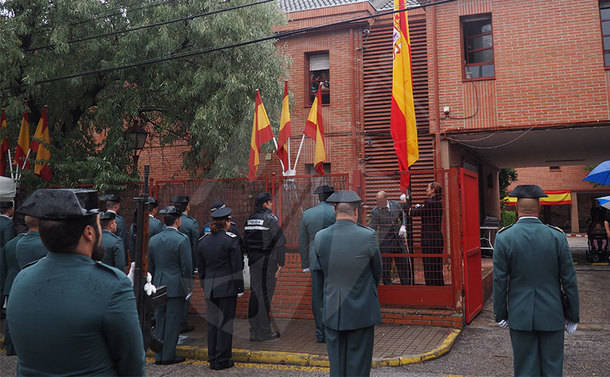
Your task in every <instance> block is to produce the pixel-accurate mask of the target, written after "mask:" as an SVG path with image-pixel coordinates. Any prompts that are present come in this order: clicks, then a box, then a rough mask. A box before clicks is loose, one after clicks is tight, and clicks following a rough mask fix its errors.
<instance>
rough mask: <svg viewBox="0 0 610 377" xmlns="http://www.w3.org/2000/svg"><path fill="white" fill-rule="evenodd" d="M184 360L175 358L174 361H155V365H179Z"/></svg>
mask: <svg viewBox="0 0 610 377" xmlns="http://www.w3.org/2000/svg"><path fill="white" fill-rule="evenodd" d="M185 360H186V359H185V358H184V357H179V358H176V359H174V360H157V361H155V364H157V365H172V364H178V363H181V362H183V361H185Z"/></svg>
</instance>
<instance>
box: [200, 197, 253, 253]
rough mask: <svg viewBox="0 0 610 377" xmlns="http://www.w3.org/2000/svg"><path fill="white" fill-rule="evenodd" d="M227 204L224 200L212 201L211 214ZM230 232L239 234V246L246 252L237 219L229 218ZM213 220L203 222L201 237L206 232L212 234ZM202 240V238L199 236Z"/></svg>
mask: <svg viewBox="0 0 610 377" xmlns="http://www.w3.org/2000/svg"><path fill="white" fill-rule="evenodd" d="M226 206H227V204H226V203H225V202H224V201H223V200H215V201H213V202H212V204H211V205H210V215H211V214H213V213H214V211H216V210H217V209H222V208H225V207H226ZM229 222H230V225H229V232H231V233H233V234H235V235H236V236H237V240H238V241H239V247H240V249H241V250H242V253H245V252H246V246H245V245H244V239H243V238H242V236H241V234H240V232H239V229H238V228H237V224H236V223H235V221H233V220H231V219H230V218H229ZM211 225H212V222H211V221H208V222H207V223H205V224H203V227H202V228H201V237H202V238H203V236H205V235H206V234H211V233H212V228H211ZM199 239H200V240H201V238H199ZM198 254H199V253H198Z"/></svg>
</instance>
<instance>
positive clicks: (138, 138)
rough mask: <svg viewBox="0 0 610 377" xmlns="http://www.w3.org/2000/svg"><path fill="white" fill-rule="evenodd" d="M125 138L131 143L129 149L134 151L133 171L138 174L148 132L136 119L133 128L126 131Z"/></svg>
mask: <svg viewBox="0 0 610 377" xmlns="http://www.w3.org/2000/svg"><path fill="white" fill-rule="evenodd" d="M125 136H126V137H127V142H128V143H129V144H128V145H129V149H131V150H132V151H133V155H132V158H133V171H134V173H137V172H138V159H139V157H140V152H141V151H142V149H144V145H145V144H146V138H147V137H148V132H146V130H145V129H144V127H142V124H141V121H140V120H139V119H136V120H134V123H133V124H132V125H131V127H129V128H128V129H127V130H126V131H125Z"/></svg>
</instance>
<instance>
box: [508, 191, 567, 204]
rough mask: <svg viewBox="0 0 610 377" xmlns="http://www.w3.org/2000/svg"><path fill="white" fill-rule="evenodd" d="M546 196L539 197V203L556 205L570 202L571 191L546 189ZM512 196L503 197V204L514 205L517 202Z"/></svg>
mask: <svg viewBox="0 0 610 377" xmlns="http://www.w3.org/2000/svg"><path fill="white" fill-rule="evenodd" d="M545 194H547V195H548V196H547V197H543V198H540V204H541V205H543V206H548V205H558V204H572V192H571V191H568V190H548V191H545ZM518 199H519V198H515V197H512V196H506V197H504V199H503V201H504V203H505V204H507V205H510V206H514V205H515V204H517V200H518Z"/></svg>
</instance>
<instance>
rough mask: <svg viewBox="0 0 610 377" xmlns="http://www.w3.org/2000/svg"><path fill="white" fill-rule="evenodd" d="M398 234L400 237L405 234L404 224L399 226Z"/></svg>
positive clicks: (403, 236)
mask: <svg viewBox="0 0 610 377" xmlns="http://www.w3.org/2000/svg"><path fill="white" fill-rule="evenodd" d="M398 235H399V236H400V237H402V238H405V237H406V236H407V228H406V227H405V226H404V225H401V226H400V230H399V231H398Z"/></svg>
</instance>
